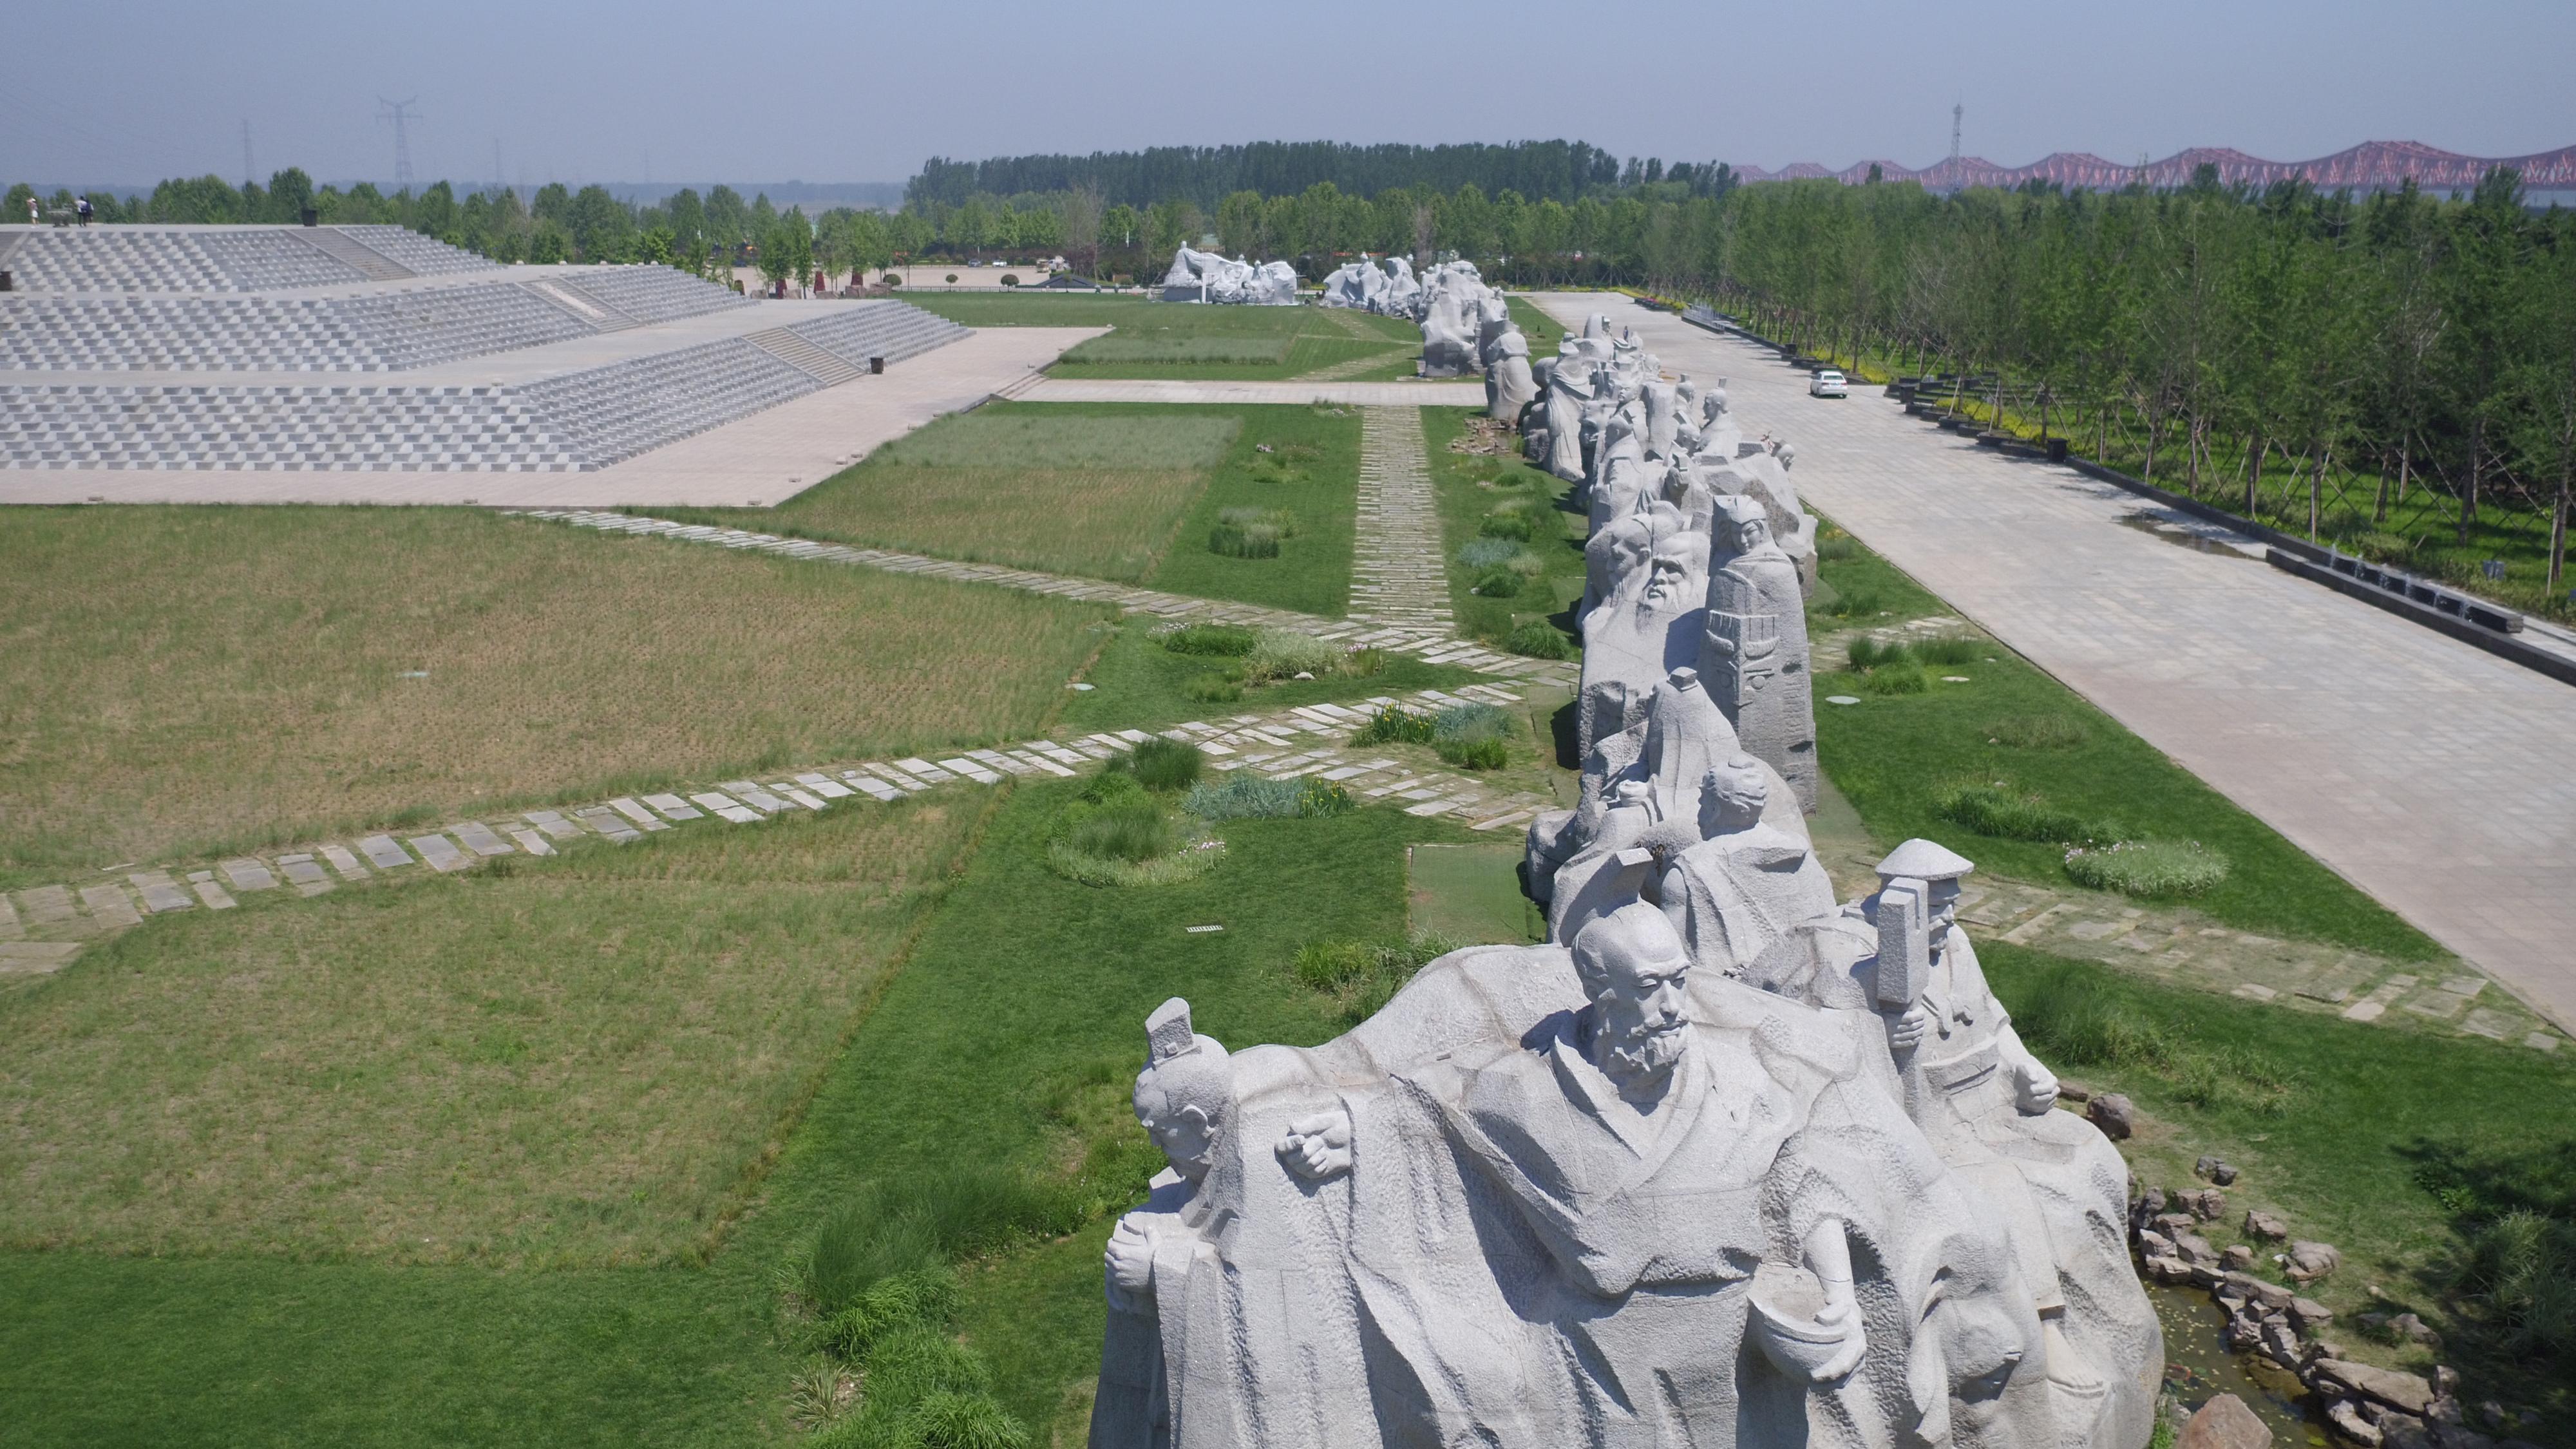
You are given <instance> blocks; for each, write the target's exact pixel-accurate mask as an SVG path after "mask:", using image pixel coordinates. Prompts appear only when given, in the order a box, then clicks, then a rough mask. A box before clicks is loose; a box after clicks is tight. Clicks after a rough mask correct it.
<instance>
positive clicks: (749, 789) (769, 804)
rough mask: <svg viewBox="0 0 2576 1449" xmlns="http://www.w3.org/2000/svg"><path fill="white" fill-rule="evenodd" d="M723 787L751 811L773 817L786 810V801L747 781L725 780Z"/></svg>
mask: <svg viewBox="0 0 2576 1449" xmlns="http://www.w3.org/2000/svg"><path fill="white" fill-rule="evenodd" d="M724 787H725V788H726V789H728V790H730V791H732V792H733V794H734V798H735V799H738V800H740V801H741V802H742V803H743V804H745V805H748V806H750V807H751V808H752V809H754V810H758V811H760V812H761V813H763V814H765V815H775V814H777V813H778V812H779V811H781V810H784V809H786V808H787V802H786V801H784V800H781V799H779V798H778V797H777V796H775V795H772V794H770V793H769V792H768V791H767V790H764V789H762V788H761V787H759V786H758V785H755V784H753V783H752V782H750V781H749V780H727V781H726V782H725V783H724Z"/></svg>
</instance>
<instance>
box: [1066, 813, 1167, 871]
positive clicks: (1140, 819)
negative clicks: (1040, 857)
mask: <svg viewBox="0 0 2576 1449" xmlns="http://www.w3.org/2000/svg"><path fill="white" fill-rule="evenodd" d="M1064 843H1065V845H1066V846H1067V847H1068V848H1070V849H1071V850H1073V851H1074V852H1076V853H1077V854H1081V855H1088V856H1091V857H1093V858H1095V859H1099V860H1123V861H1125V862H1127V863H1128V864H1130V865H1136V864H1141V863H1142V862H1145V861H1148V860H1152V859H1154V858H1155V857H1156V856H1162V855H1169V854H1171V853H1172V852H1173V851H1175V850H1177V849H1179V848H1180V844H1181V841H1180V832H1178V831H1177V830H1175V829H1173V827H1172V822H1171V819H1170V817H1168V816H1166V815H1164V814H1163V811H1162V807H1160V806H1158V805H1156V804H1154V803H1153V802H1152V801H1150V800H1130V801H1121V802H1118V803H1116V804H1110V805H1103V806H1100V807H1099V808H1098V809H1096V810H1093V811H1091V812H1089V813H1087V814H1086V815H1084V816H1083V818H1082V819H1080V820H1077V821H1075V822H1074V823H1073V825H1072V827H1071V828H1070V829H1068V830H1067V831H1066V832H1065V836H1064Z"/></svg>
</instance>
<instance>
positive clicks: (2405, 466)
mask: <svg viewBox="0 0 2576 1449" xmlns="http://www.w3.org/2000/svg"><path fill="white" fill-rule="evenodd" d="M2414 446H2415V435H2414V434H2412V433H2409V434H2407V435H2406V437H2405V439H2404V440H2403V441H2401V442H2399V443H2398V445H2397V506H2398V507H2400V508H2403V507H2405V506H2406V482H2407V477H2408V474H2409V473H2410V471H2411V470H2412V467H2413V465H2414V462H2415V454H2414Z"/></svg>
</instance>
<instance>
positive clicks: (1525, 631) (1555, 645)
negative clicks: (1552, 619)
mask: <svg viewBox="0 0 2576 1449" xmlns="http://www.w3.org/2000/svg"><path fill="white" fill-rule="evenodd" d="M1503 647H1504V648H1506V649H1508V650H1510V651H1512V652H1513V653H1514V654H1518V655H1520V656H1521V657H1523V658H1525V659H1571V658H1573V657H1574V642H1573V641H1572V640H1570V639H1568V638H1566V637H1565V633H1564V631H1563V630H1561V629H1559V628H1557V627H1556V626H1555V625H1554V624H1551V623H1548V622H1547V621H1546V620H1544V619H1531V620H1528V621H1526V622H1524V623H1522V624H1519V625H1517V626H1515V627H1514V628H1513V630H1512V632H1511V633H1510V634H1509V635H1508V636H1506V637H1505V638H1504V640H1503Z"/></svg>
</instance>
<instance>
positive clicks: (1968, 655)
mask: <svg viewBox="0 0 2576 1449" xmlns="http://www.w3.org/2000/svg"><path fill="white" fill-rule="evenodd" d="M1985 647H1986V646H1985V645H1983V644H1980V643H1978V642H1977V641H1976V640H1974V639H1963V638H1960V637H1959V636H1958V635H1955V634H1953V635H1949V636H1946V637H1944V638H1939V639H1917V640H1915V641H1914V657H1915V658H1917V659H1919V660H1921V661H1923V662H1924V663H1926V664H1946V665H1960V664H1974V663H1976V662H1977V660H1978V659H1980V658H1982V657H1983V651H1984V649H1985Z"/></svg>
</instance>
